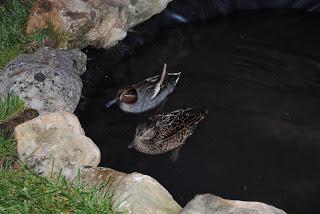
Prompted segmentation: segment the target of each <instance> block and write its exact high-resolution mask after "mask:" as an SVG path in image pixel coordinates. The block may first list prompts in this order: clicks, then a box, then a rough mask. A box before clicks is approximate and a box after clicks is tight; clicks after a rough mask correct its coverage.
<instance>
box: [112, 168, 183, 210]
mask: <svg viewBox="0 0 320 214" xmlns="http://www.w3.org/2000/svg"><path fill="white" fill-rule="evenodd" d="M112 190H113V203H114V204H116V205H117V206H116V211H118V212H125V213H132V214H150V213H153V214H175V213H180V210H181V207H180V205H179V204H178V203H177V202H176V201H175V200H174V199H173V198H172V196H171V195H170V193H169V192H168V191H167V190H166V189H165V188H164V187H163V186H161V184H159V183H158V182H157V181H156V180H155V179H153V178H151V177H150V176H147V175H142V174H140V173H131V174H128V175H126V176H123V177H120V178H119V179H117V180H116V181H115V182H114V183H113V185H112Z"/></svg>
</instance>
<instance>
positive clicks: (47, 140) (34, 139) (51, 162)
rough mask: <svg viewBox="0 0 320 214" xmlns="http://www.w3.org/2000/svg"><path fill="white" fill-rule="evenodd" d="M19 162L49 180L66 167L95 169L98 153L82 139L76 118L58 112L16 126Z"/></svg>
mask: <svg viewBox="0 0 320 214" xmlns="http://www.w3.org/2000/svg"><path fill="white" fill-rule="evenodd" d="M14 134H15V138H16V141H17V151H18V155H19V158H20V159H22V160H25V161H26V163H27V165H28V167H30V168H31V169H34V170H35V171H36V172H38V173H42V174H43V175H46V176H50V175H52V172H53V173H58V172H60V170H62V173H64V172H63V170H64V169H65V168H68V167H80V166H83V165H87V166H97V165H98V164H99V162H100V150H99V148H98V147H97V146H96V145H95V144H94V143H93V142H92V141H91V139H90V138H88V137H86V136H85V133H84V131H83V129H82V128H81V125H80V123H79V120H78V118H77V117H76V116H75V115H73V114H71V113H68V112H64V111H59V112H55V113H49V114H46V115H43V116H39V117H37V118H34V119H32V120H30V121H28V122H25V123H23V124H20V125H18V126H17V127H16V128H15V131H14Z"/></svg>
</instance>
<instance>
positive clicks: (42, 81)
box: [0, 47, 87, 114]
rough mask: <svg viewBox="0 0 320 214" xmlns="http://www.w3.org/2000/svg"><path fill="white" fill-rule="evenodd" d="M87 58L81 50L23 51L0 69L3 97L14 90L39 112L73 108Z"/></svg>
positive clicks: (0, 95)
mask: <svg viewBox="0 0 320 214" xmlns="http://www.w3.org/2000/svg"><path fill="white" fill-rule="evenodd" d="M86 59H87V57H86V55H85V54H84V53H82V52H81V51H79V50H54V49H50V48H47V47H44V48H41V49H39V50H38V51H36V52H35V53H34V54H22V55H21V56H19V57H18V58H17V59H15V60H14V61H13V62H11V63H10V64H9V65H8V66H7V67H6V68H5V69H4V70H3V71H1V72H0V97H6V96H7V95H8V94H10V93H11V92H14V93H15V94H17V95H18V96H19V97H20V98H22V99H23V100H24V101H25V102H26V103H27V105H28V106H29V107H30V108H33V109H36V110H38V111H39V113H40V114H43V113H47V112H54V111H58V110H64V111H68V112H73V111H74V110H75V109H76V107H77V105H78V102H79V99H80V96H81V90H82V82H81V79H80V75H81V74H83V73H84V72H85V70H86Z"/></svg>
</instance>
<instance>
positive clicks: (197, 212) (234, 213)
mask: <svg viewBox="0 0 320 214" xmlns="http://www.w3.org/2000/svg"><path fill="white" fill-rule="evenodd" d="M285 213H286V212H284V211H282V210H279V209H277V208H275V207H273V206H270V205H267V204H264V203H260V202H246V201H234V200H226V199H223V198H220V197H218V196H215V195H211V194H203V195H196V196H195V197H194V198H193V199H192V200H191V201H190V202H189V203H188V204H187V205H186V206H185V207H184V208H183V210H182V212H181V214H285Z"/></svg>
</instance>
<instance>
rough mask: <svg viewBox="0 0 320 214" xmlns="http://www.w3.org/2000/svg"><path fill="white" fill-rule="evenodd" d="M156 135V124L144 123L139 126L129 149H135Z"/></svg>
mask: <svg viewBox="0 0 320 214" xmlns="http://www.w3.org/2000/svg"><path fill="white" fill-rule="evenodd" d="M155 135H156V126H155V124H154V122H151V121H148V122H143V123H141V124H139V125H138V126H137V129H136V134H135V137H134V140H133V141H132V142H131V143H130V144H129V145H128V148H129V149H131V148H134V147H135V146H136V145H137V144H138V143H139V142H141V141H143V140H149V139H151V138H153V137H154V136H155Z"/></svg>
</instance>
